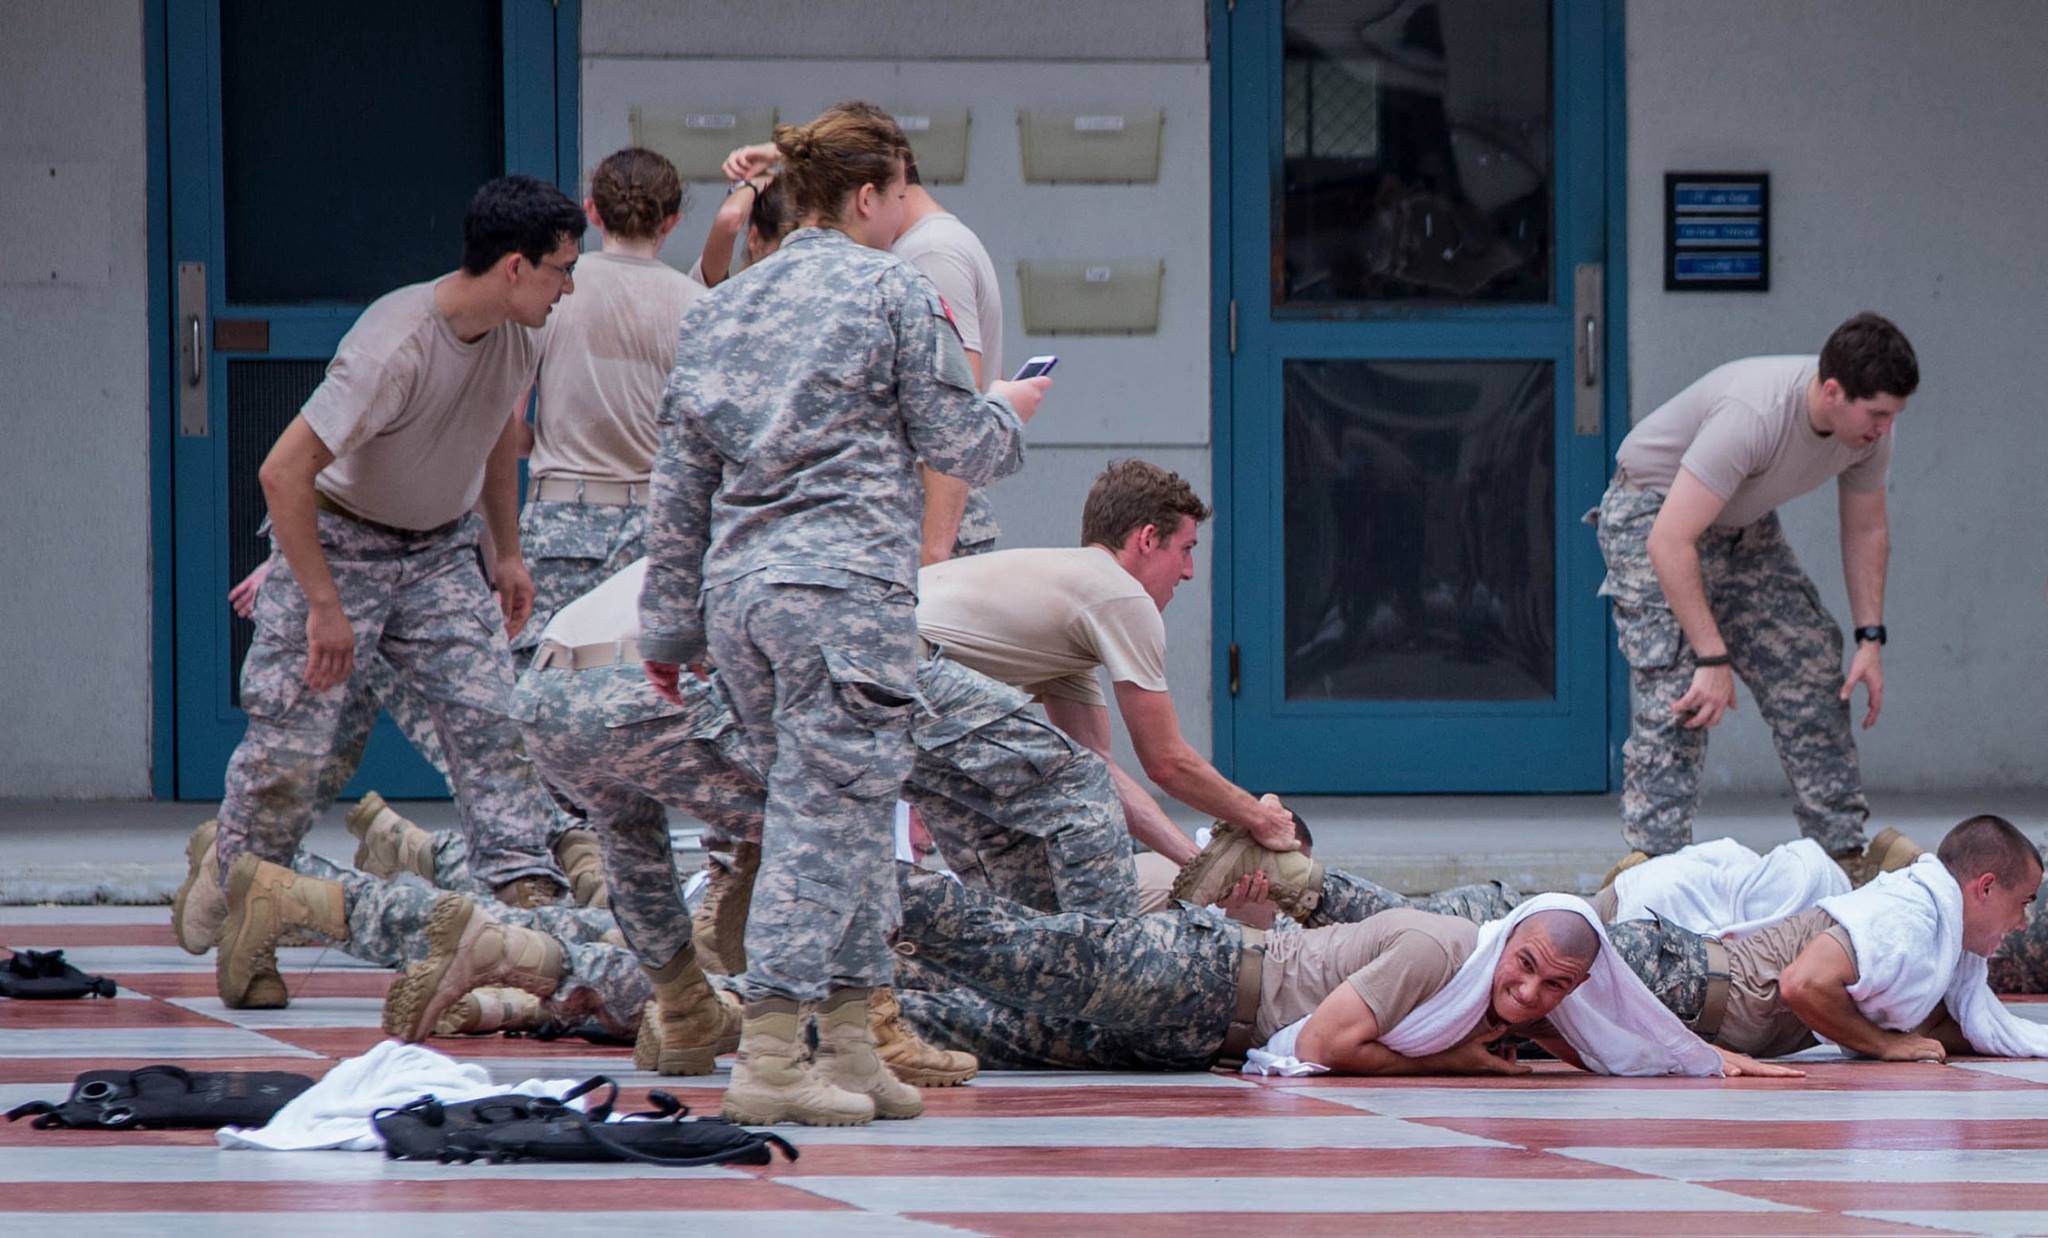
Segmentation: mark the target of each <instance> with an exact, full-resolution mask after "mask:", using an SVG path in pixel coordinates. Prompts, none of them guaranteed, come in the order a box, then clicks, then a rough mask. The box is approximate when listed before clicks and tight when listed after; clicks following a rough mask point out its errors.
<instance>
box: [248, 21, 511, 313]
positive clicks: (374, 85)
mask: <svg viewBox="0 0 2048 1238" xmlns="http://www.w3.org/2000/svg"><path fill="white" fill-rule="evenodd" d="M502 42H503V32H502V25H501V18H500V15H499V0H433V2H432V3H430V4H423V3H421V2H420V0H350V3H347V4H300V3H293V4H279V3H277V2H276V0H221V5H220V44H221V129H222V141H223V150H222V154H223V159H222V164H223V168H222V181H223V196H224V199H225V202H224V205H225V208H226V226H227V266H228V269H227V277H228V300H230V301H232V302H236V303H238V304H243V305H251V304H268V305H298V304H307V303H318V302H340V303H343V304H361V303H364V302H368V301H372V300H375V299H376V298H377V297H379V296H381V295H383V294H384V293H386V292H389V291H391V290H392V289H393V288H397V287H399V286H401V285H403V284H411V283H417V282H419V281H420V280H424V279H430V278H432V277H434V276H435V275H438V274H440V273H442V272H444V271H448V270H452V269H453V268H454V267H455V266H456V264H457V263H458V262H459V261H460V260H461V257H462V210H463V207H464V206H465V205H466V204H467V203H468V202H469V196H470V194H471V193H473V192H475V190H476V187H477V186H478V185H479V184H481V183H482V182H484V181H486V180H489V179H490V178H491V177H493V176H497V175H498V174H499V173H500V172H501V171H502V170H503V168H504V132H505V125H504V78H503V74H502V71H501V69H500V63H501V55H500V53H501V50H502Z"/></svg>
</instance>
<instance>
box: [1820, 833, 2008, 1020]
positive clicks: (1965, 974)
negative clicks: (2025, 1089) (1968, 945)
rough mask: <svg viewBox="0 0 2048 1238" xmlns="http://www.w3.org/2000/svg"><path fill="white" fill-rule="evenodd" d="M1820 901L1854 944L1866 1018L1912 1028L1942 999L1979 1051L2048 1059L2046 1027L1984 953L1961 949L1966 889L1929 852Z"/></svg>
mask: <svg viewBox="0 0 2048 1238" xmlns="http://www.w3.org/2000/svg"><path fill="white" fill-rule="evenodd" d="M1820 905H1821V909H1822V910H1824V911H1826V912H1827V913H1828V914H1829V915H1831V916H1833V917H1834V918H1835V920H1836V921H1837V922H1838V923H1840V924H1841V926H1842V927H1843V928H1845V929H1847V930H1848V931H1849V941H1850V943H1851V944H1852V945H1853V946H1855V948H1856V983H1855V984H1852V985H1850V986H1849V996H1850V998H1852V999H1853V1000H1854V1001H1855V1003H1856V1008H1857V1009H1858V1010H1860V1011H1862V1012H1863V1017H1864V1018H1867V1019H1869V1020H1870V1021H1871V1022H1872V1023H1875V1024H1877V1025H1878V1026H1879V1027H1882V1028H1885V1029H1887V1030H1889V1031H1894V1032H1910V1031H1912V1030H1913V1029H1914V1028H1917V1027H1919V1026H1920V1025H1921V1024H1923V1023H1925V1022H1926V1021H1927V1018H1928V1016H1929V1015H1931V1014H1933V1013H1934V1008H1935V1006H1936V1005H1938V1004H1943V1003H1945V1004H1946V1005H1947V1006H1948V1012H1949V1014H1950V1015H1951V1016H1953V1017H1954V1018H1955V1021H1956V1024H1957V1025H1958V1026H1959V1027H1961V1028H1962V1029H1963V1037H1964V1038H1965V1039H1966V1040H1968V1041H1969V1042H1970V1044H1971V1045H1972V1046H1973V1047H1974V1048H1975V1049H1976V1050H1977V1051H1978V1052H1979V1053H1983V1054H1987V1055H1989V1056H1992V1057H2048V1027H2041V1026H2039V1025H2037V1024H2033V1023H2029V1022H2028V1021H2027V1020H2025V1019H2022V1018H2020V1017H2019V1016H2018V1015H2016V1014H2014V1013H2012V1011H2010V1010H2007V1009H2006V1008H2005V1003H2003V1002H2001V1001H1999V1000H1998V997H1997V996H1996V995H1995V994H1993V993H1992V992H1991V986H1990V984H1989V983H1988V982H1987V968H1988V964H1987V963H1986V962H1985V960H1984V957H1983V956H1982V955H1977V954H1971V953H1969V952H1968V951H1966V950H1964V949H1963V891H1962V887H1960V886H1958V885H1957V884H1956V879H1955V878H1954V877H1952V876H1950V875H1949V871H1948V869H1946V868H1944V867H1943V866H1942V863H1941V861H1940V860H1938V859H1936V858H1935V857H1934V856H1933V855H1932V854H1928V855H1923V856H1921V857H1920V858H1919V859H1917V860H1915V861H1914V862H1913V863H1911V864H1908V865H1907V866H1906V867H1904V868H1901V869H1898V870H1897V871H1895V872H1889V873H1885V874H1882V875H1881V876H1879V877H1878V878H1877V879H1876V880H1875V881H1872V882H1871V883H1870V884H1869V885H1866V886H1864V887H1863V888H1862V889H1860V890H1858V891H1856V892H1855V893H1853V894H1844V895H1842V896H1840V897H1838V898H1828V899H1822V900H1821V904H1820Z"/></svg>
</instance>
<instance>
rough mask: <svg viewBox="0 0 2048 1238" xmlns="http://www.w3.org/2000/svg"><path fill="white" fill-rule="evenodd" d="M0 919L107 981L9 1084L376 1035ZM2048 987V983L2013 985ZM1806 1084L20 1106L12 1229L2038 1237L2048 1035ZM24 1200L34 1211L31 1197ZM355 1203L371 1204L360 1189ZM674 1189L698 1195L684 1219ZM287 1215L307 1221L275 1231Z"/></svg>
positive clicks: (516, 1075)
mask: <svg viewBox="0 0 2048 1238" xmlns="http://www.w3.org/2000/svg"><path fill="white" fill-rule="evenodd" d="M0 945H5V946H10V947H27V948H49V947H62V948H63V949H64V950H65V951H66V954H67V957H69V958H70V959H72V960H73V961H74V962H76V963H77V964H78V965H79V966H81V967H83V968H85V969H86V970H87V971H91V972H99V973H103V974H108V975H111V976H112V977H113V978H114V979H115V980H116V981H117V982H119V983H120V985H121V986H122V995H121V997H120V998H118V999H116V1000H114V1001H98V1000H94V1001H80V1002H59V1003H52V1002H9V1001H6V1000H4V999H0V1108H7V1107H11V1106H13V1105H15V1104H18V1103H20V1102H21V1101H23V1100H30V1099H39V1098H50V1099H56V1098H60V1097H62V1096H63V1095H64V1094H65V1093H66V1091H67V1090H68V1084H69V1081H70V1080H71V1078H72V1077H73V1076H74V1075H76V1074H77V1073H78V1072H80V1071H83V1070H87V1069H92V1068H96V1067H110V1066H120V1067H133V1066H140V1065H144V1064H146V1063H149V1062H156V1061H174V1062H178V1063H181V1064H183V1065H186V1066H188V1067H194V1068H206V1069H282V1070H296V1071H301V1072H303V1073H308V1074H315V1075H317V1074H319V1073H321V1072H323V1071H325V1070H326V1069H327V1068H328V1067H329V1066H330V1065H332V1064H333V1062H334V1061H335V1060H337V1059H338V1058H342V1057H346V1056H351V1055H354V1054H357V1053H360V1052H362V1051H363V1050H365V1049H367V1048H369V1047H370V1046H371V1045H372V1044H375V1043H376V1042H377V1040H378V1039H379V1038H380V1037H379V1033H378V1031H377V1030H376V1023H377V1013H378V1007H379V1000H380V998H381V996H382V993H383V990H384V986H385V984H386V981H387V975H386V973H383V972H380V971H377V970H373V969H370V968H367V967H364V966H361V965H359V964H355V963H353V962H352V961H351V960H349V959H347V958H345V957H343V956H341V955H339V954H336V953H332V952H321V951H318V950H288V951H284V952H282V955H283V958H284V962H285V966H286V971H287V977H286V978H287V981H288V983H289V984H290V985H291V987H292V990H293V993H294V1000H293V1004H292V1006H291V1007H290V1008H289V1009H287V1010H281V1011H249V1012H239V1011H227V1010H223V1009H222V1008H221V1006H220V1004H219V1002H218V1001H217V1000H215V998H214V997H213V976H212V964H211V960H209V959H195V958H192V957H190V956H188V955H186V954H184V953H182V952H181V951H179V950H178V949H177V947H176V946H175V945H174V944H173V943H172V941H171V935H170V931H169V928H168V926H167V923H166V912H165V909H163V908H105V907H102V908H22V907H0ZM2021 1009H2022V1011H2023V1013H2028V1014H2035V1013H2040V1014H2043V1015H2048V1006H2031V1007H2022V1008H2021ZM436 1047H437V1048H439V1049H441V1050H442V1051H444V1052H447V1053H450V1054H452V1055H454V1056H458V1057H464V1058H468V1059H472V1060H475V1061H478V1062H482V1063H484V1064H486V1065H488V1066H489V1067H490V1068H491V1069H492V1071H493V1073H494V1074H495V1075H496V1076H497V1077H499V1078H501V1079H503V1080H505V1081H506V1082H511V1081H514V1080H517V1079H521V1078H524V1077H528V1076H531V1075H536V1074H544V1075H550V1076H576V1075H583V1074H591V1073H598V1072H604V1073H607V1074H611V1075H613V1076H614V1077H615V1078H617V1079H618V1080H619V1082H620V1083H621V1085H622V1086H623V1087H624V1088H625V1089H626V1098H625V1099H627V1100H628V1101H629V1102H633V1103H637V1102H639V1101H640V1100H641V1099H642V1098H643V1097H644V1089H645V1088H647V1087H649V1086H663V1085H664V1084H666V1085H667V1086H670V1088H671V1090H673V1091H675V1092H676V1093H677V1094H678V1095H679V1096H681V1097H682V1098H683V1099H684V1100H686V1101H688V1102H689V1103H690V1104H691V1105H692V1106H693V1107H695V1108H696V1109H697V1110H698V1111H699V1112H715V1111H716V1108H717V1096H718V1093H717V1089H718V1088H719V1087H720V1086H722V1084H723V1079H722V1077H718V1078H713V1079H709V1080H686V1081H680V1082H685V1083H689V1084H691V1085H693V1086H688V1087H675V1086H674V1085H673V1083H671V1082H668V1081H658V1080H656V1079H655V1078H654V1077H653V1076H650V1075H644V1074H639V1073H636V1072H634V1071H633V1070H632V1069H631V1062H630V1061H629V1060H628V1059H627V1057H626V1055H625V1053H624V1052H623V1051H622V1050H621V1051H614V1050H600V1049H596V1048H593V1047H592V1046H589V1045H585V1044H581V1043H554V1044H541V1043H537V1042H533V1041H524V1040H508V1039H502V1038H491V1039H474V1040H467V1039H466V1040H459V1041H439V1042H436ZM1809 1069H1810V1075H1809V1077H1808V1078H1807V1079H1805V1080H1804V1081H1797V1082H1791V1083H1776V1082H1761V1081H1759V1082H1749V1081H1736V1082H1733V1083H1718V1082H1716V1083H1708V1082H1703V1081H1681V1080H1671V1081H1661V1080H1660V1081H1642V1080H1603V1079H1593V1078H1589V1077H1587V1076H1584V1075H1580V1074H1576V1073H1572V1072H1567V1071H1563V1070H1561V1069H1558V1068H1550V1069H1542V1068H1539V1073H1537V1074H1536V1075H1534V1076H1532V1077H1530V1078H1526V1079H1519V1080H1504V1081H1503V1080H1490V1081H1486V1082H1478V1081H1464V1080H1433V1081H1388V1080H1329V1079H1325V1080H1249V1079H1243V1078H1239V1077H1237V1076H1226V1075H1220V1074H1218V1075H1177V1076H1131V1075H1107V1074H1103V1075H1065V1074H1059V1075H1050V1074H1043V1075H1042V1074H1021V1075H993V1076H983V1077H982V1078H980V1079H978V1080H976V1081H975V1082H974V1083H973V1084H971V1085H969V1086H967V1087H963V1088H955V1089H950V1090H946V1091H934V1092H927V1093H925V1101H926V1106H927V1112H926V1116H925V1117H923V1118H921V1119H919V1120H917V1121H914V1122H899V1123H877V1124H875V1125H873V1126H870V1127H865V1128H857V1129H850V1130H824V1131H809V1130H802V1129H788V1128H785V1130H786V1133H788V1134H789V1136H790V1138H791V1139H792V1140H793V1141H794V1142H795V1143H797V1144H798V1145H799V1147H800V1148H801V1150H802V1154H803V1155H802V1159H801V1160H800V1161H798V1162H797V1163H795V1164H792V1165H777V1166H775V1167H774V1168H772V1169H722V1168H721V1169H696V1170H664V1169H656V1168H650V1167H643V1166H595V1165H593V1166H533V1165H510V1166H488V1165H471V1166H441V1165H419V1164H399V1163H395V1162H391V1161H387V1160H385V1159H384V1158H383V1157H381V1156H378V1155H376V1154H373V1153H345V1152H311V1153H294V1154H276V1153H259V1152H224V1151H221V1150H219V1149H217V1148H216V1147H215V1146H214V1142H213V1138H212V1136H211V1134H210V1133H208V1132H203V1131H174V1132H157V1133H150V1132H119V1133H116V1132H75V1131H36V1130H32V1129H30V1128H29V1126H28V1123H27V1122H25V1121H24V1122H20V1123H15V1124H12V1125H0V1209H4V1211H5V1213H7V1214H11V1218H12V1220H13V1221H14V1222H15V1225H16V1226H18V1227H19V1228H20V1232H24V1233H26V1232H38V1233H62V1234H66V1235H96V1234H153V1235H155V1234H162V1235H183V1234H200V1233H206V1234H212V1233H215V1232H218V1231H220V1230H222V1229H225V1228H228V1227H230V1226H234V1225H256V1224H262V1223H265V1222H270V1221H275V1222H278V1223H280V1226H281V1227H280V1228H279V1229H277V1230H275V1231H273V1232H289V1233H290V1234H291V1235H293V1238H317V1236H320V1235H327V1234H336V1235H341V1234H347V1235H351V1236H353V1235H357V1234H359V1233H361V1232H362V1231H363V1227H364V1224H365V1221H366V1220H367V1221H370V1222H371V1223H374V1224H375V1225H376V1226H377V1227H378V1230H379V1232H381V1233H385V1234H394V1235H395V1234H402V1233H413V1232H420V1233H432V1234H436V1235H446V1234H454V1233H470V1232H486V1231H488V1232H490V1233H492V1234H506V1235H523V1234H543V1233H545V1234H550V1235H553V1234H561V1233H568V1232H580V1231H583V1230H597V1229H604V1230H607V1231H609V1232H613V1233H629V1232H633V1228H634V1227H642V1226H644V1227H649V1228H651V1227H652V1226H655V1225H665V1226H671V1227H672V1226H674V1225H676V1224H677V1223H679V1222H681V1223H685V1224H688V1225H690V1226H692V1227H699V1226H701V1227H703V1228H701V1229H697V1228H693V1230H692V1232H700V1233H707V1234H721V1235H722V1234H740V1233H754V1232H761V1233H773V1234H802V1235H841V1234H850V1235H865V1234H884V1233H887V1234H938V1233H978V1234H992V1235H1015V1236H1018V1238H1024V1236H1027V1235H1048V1236H1058V1238H1069V1236H1071V1235H1091V1236H1092V1235H1113V1234H1122V1233H1134V1234H1135V1233H1148V1234H1149V1233H1158V1232H1167V1231H1168V1230H1169V1228H1170V1231H1171V1232H1175V1233H1178V1234H1186V1235H1195V1234H1206V1233H1219V1234H1220V1233H1234V1234H1242V1233H1247V1232H1267V1233H1276V1234H1304V1235H1313V1234H1325V1233H1327V1234H1346V1235H1349V1234H1360V1233H1379V1232H1399V1233H1409V1232H1428V1233H1433V1234H1462V1233H1474V1234H1489V1235H1491V1234H1503V1233H1509V1234H1604V1233H1626V1234H1639V1233H1656V1234H1672V1235H1677V1234H1716V1235H1722V1234H1727V1235H1745V1234H1836V1233H1856V1234H1894V1233H1896V1234H1923V1235H1924V1234H1930V1233H1958V1232H1960V1233H2023V1234H2024V1233H2048V1062H2029V1063H1999V1062H1973V1063H1968V1064H1963V1065H1954V1066H1933V1065H1886V1064H1881V1063H1846V1062H1823V1063H1816V1064H1811V1065H1810V1067H1809ZM23 1213H39V1214H43V1215H42V1216H40V1217H37V1218H35V1219H34V1220H30V1219H29V1218H25V1217H23V1216H22V1215H21V1214H23ZM362 1214H374V1216H371V1217H366V1216H364V1215H362ZM681 1214H687V1216H685V1215H681ZM283 1227H288V1228H283Z"/></svg>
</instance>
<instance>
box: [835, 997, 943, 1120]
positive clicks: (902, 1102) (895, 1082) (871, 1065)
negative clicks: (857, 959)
mask: <svg viewBox="0 0 2048 1238" xmlns="http://www.w3.org/2000/svg"><path fill="white" fill-rule="evenodd" d="M869 992H870V990H868V989H835V990H834V991H833V992H832V995H831V996H829V997H827V998H826V999H825V1000H824V1001H822V1002H820V1003H818V1056H817V1069H818V1077H819V1078H820V1079H823V1080H825V1081H826V1082H828V1083H832V1084H834V1085H836V1086H838V1087H842V1088H844V1089H846V1090H847V1091H849V1092H858V1093H860V1094H861V1095H863V1096H866V1097H867V1098H868V1099H869V1100H871V1101H873V1102H874V1103H875V1116H876V1117H878V1118H914V1117H916V1116H917V1115H918V1114H920V1113H923V1112H924V1098H923V1097H920V1096H919V1095H918V1094H917V1089H916V1088H914V1087H911V1086H910V1085H909V1084H907V1083H905V1082H903V1081H902V1080H901V1079H898V1078H897V1077H896V1076H895V1075H893V1074H891V1073H889V1068H888V1067H887V1066H884V1065H882V1059H881V1057H880V1056H879V1055H878V1054H877V1053H876V1052H875V1035H874V1032H873V1031H872V1030H871V1029H870V1027H869V1024H868V994H869Z"/></svg>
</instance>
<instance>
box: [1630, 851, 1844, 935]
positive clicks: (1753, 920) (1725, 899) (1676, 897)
mask: <svg viewBox="0 0 2048 1238" xmlns="http://www.w3.org/2000/svg"><path fill="white" fill-rule="evenodd" d="M1848 892H1849V875H1848V874H1847V873H1845V872H1843V871H1842V866H1841V865H1840V864H1837V863H1835V860H1834V857H1832V856H1830V855H1829V854H1828V853H1827V852H1825V851H1823V850H1821V847H1820V844H1819V843H1816V842H1814V841H1813V840H1812V839H1810V838H1802V839H1800V840H1798V841H1797V842H1790V843H1786V844H1785V845H1783V846H1781V847H1774V848H1772V849H1771V852H1770V854H1769V855H1758V854H1757V853H1756V852H1754V851H1751V850H1750V849H1749V848H1748V847H1745V846H1743V845H1742V844H1741V843H1739V842H1736V841H1735V840H1734V839H1732V838H1717V839H1715V840H1714V841H1712V842H1705V843H1694V844H1693V845H1692V846H1690V847H1686V848H1684V849H1682V850H1679V851H1674V852H1672V853H1671V854H1670V855H1660V856H1658V857H1657V858H1655V859H1653V860H1648V861H1645V862H1644V863H1641V864H1638V865H1636V866H1635V867H1634V868H1630V869H1625V870H1623V872H1622V874H1621V875H1620V876H1619V877H1616V878H1615V879H1614V896H1615V902H1616V904H1617V906H1616V910H1615V913H1614V918H1615V919H1616V920H1617V921H1620V920H1648V919H1652V918H1655V919H1660V920H1663V921H1665V922H1667V923H1670V924H1676V925H1678V926H1679V927H1681V928H1684V929H1688V930H1690V931H1692V932H1695V933H1699V934H1702V935H1705V936H1713V937H1722V938H1734V937H1741V936H1744V935H1745V934H1748V933H1753V932H1755V931H1756V930H1758V929H1760V928H1762V927H1764V926H1765V925H1767V924H1773V923H1776V922H1777V921H1779V920H1782V919H1784V918H1785V917H1786V916H1791V915H1797V914H1798V913H1800V912H1802V911H1805V910H1806V909H1807V908H1809V907H1812V906H1814V905H1815V904H1816V903H1818V902H1820V900H1822V899H1824V898H1829V897H1832V896H1834V895H1838V894H1847V893H1848Z"/></svg>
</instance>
